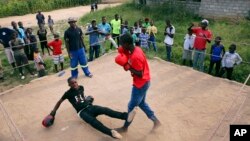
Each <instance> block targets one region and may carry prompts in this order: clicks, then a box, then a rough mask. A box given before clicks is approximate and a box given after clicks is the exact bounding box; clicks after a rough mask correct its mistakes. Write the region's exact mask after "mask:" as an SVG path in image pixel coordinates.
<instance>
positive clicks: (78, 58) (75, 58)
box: [70, 48, 91, 78]
mask: <svg viewBox="0 0 250 141" xmlns="http://www.w3.org/2000/svg"><path fill="white" fill-rule="evenodd" d="M70 55H71V59H70V67H71V77H74V78H77V77H78V62H79V63H80V65H81V68H82V70H83V72H84V74H85V75H86V76H89V75H90V74H91V73H90V72H89V68H88V64H87V59H86V56H85V51H84V49H83V48H81V49H78V50H75V51H70Z"/></svg>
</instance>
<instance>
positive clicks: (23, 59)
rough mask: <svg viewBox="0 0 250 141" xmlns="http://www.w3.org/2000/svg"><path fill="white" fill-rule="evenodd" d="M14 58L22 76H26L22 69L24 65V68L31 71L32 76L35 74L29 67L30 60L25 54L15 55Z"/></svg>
mask: <svg viewBox="0 0 250 141" xmlns="http://www.w3.org/2000/svg"><path fill="white" fill-rule="evenodd" d="M14 57H15V60H16V65H17V67H18V70H19V73H20V74H21V75H24V74H23V67H21V66H22V65H24V67H25V68H26V69H27V70H28V71H29V73H30V74H33V72H32V71H31V69H30V66H29V62H28V58H27V56H26V55H25V54H24V53H23V54H14Z"/></svg>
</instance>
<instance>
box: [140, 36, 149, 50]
mask: <svg viewBox="0 0 250 141" xmlns="http://www.w3.org/2000/svg"><path fill="white" fill-rule="evenodd" d="M139 38H140V41H141V47H144V48H148V39H149V35H148V34H147V33H145V34H144V33H141V34H140V35H139Z"/></svg>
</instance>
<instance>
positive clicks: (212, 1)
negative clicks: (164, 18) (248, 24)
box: [147, 0, 250, 18]
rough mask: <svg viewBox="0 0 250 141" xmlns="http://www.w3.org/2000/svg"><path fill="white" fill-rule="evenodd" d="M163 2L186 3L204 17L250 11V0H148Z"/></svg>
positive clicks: (240, 14)
mask: <svg viewBox="0 0 250 141" xmlns="http://www.w3.org/2000/svg"><path fill="white" fill-rule="evenodd" d="M162 2H174V3H175V4H186V7H187V8H188V9H190V10H191V11H193V12H194V13H198V14H199V15H201V16H203V17H213V18H217V17H218V18H222V17H229V18H230V17H232V18H233V17H246V16H248V11H250V0H201V2H193V1H192V0H186V1H178V0H147V4H148V5H151V4H156V3H162Z"/></svg>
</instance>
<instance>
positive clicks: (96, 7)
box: [94, 2, 98, 10]
mask: <svg viewBox="0 0 250 141" xmlns="http://www.w3.org/2000/svg"><path fill="white" fill-rule="evenodd" d="M94 5H95V10H98V4H97V2H95V3H94Z"/></svg>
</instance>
